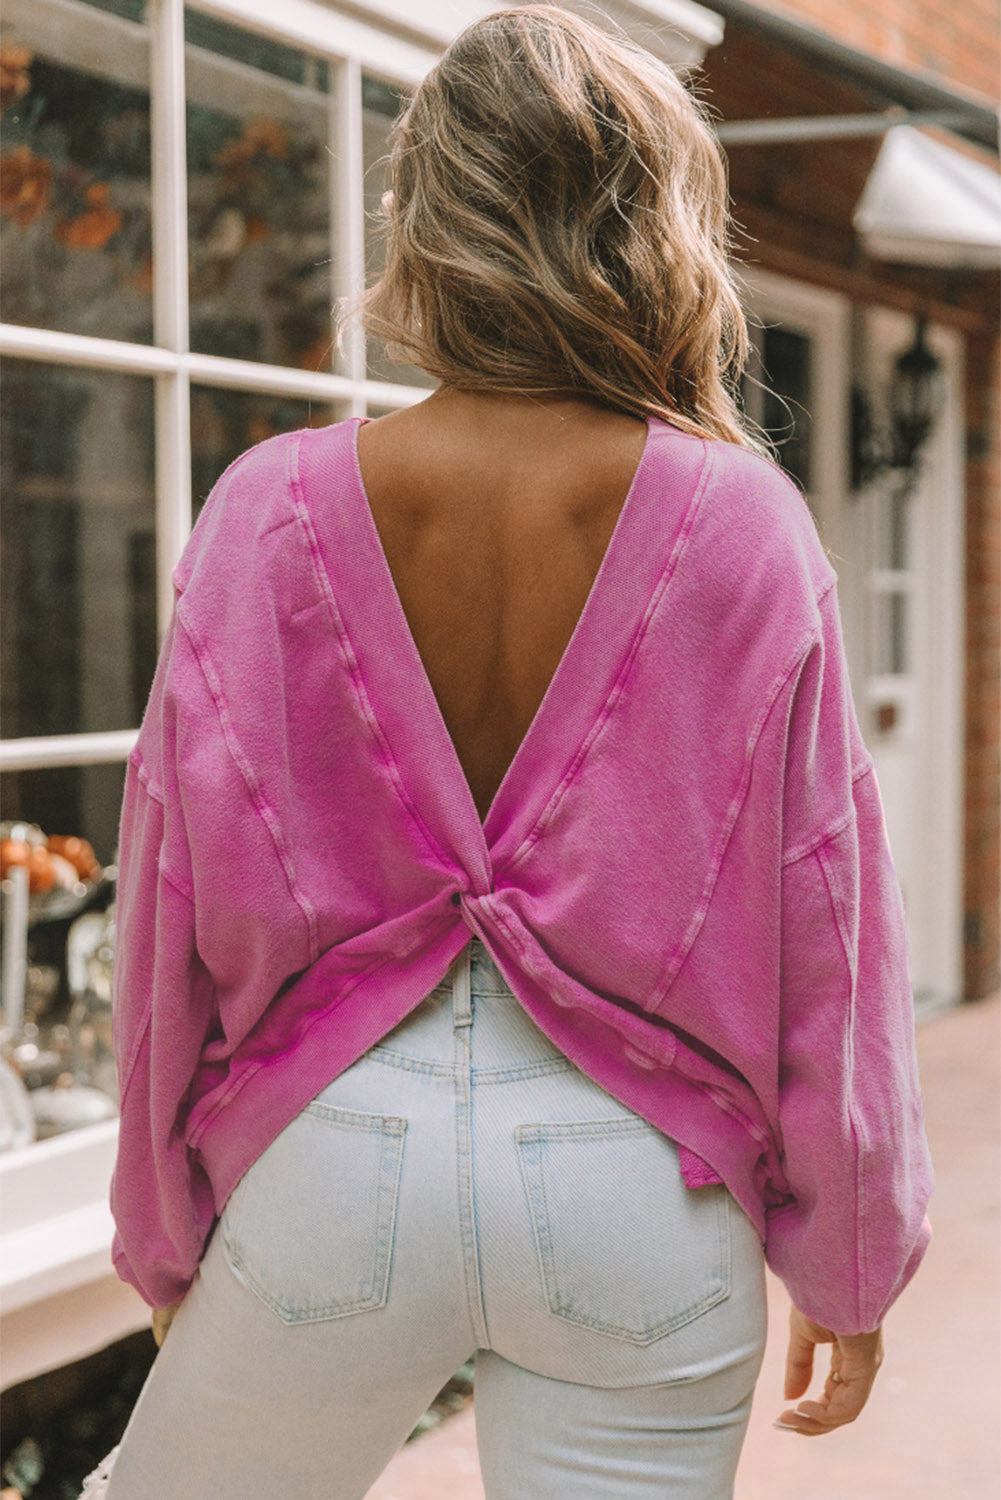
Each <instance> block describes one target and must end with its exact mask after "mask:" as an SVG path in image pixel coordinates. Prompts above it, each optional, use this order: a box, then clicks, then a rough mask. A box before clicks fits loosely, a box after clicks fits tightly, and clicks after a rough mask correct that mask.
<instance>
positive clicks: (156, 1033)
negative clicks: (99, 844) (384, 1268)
mask: <svg viewBox="0 0 1001 1500" xmlns="http://www.w3.org/2000/svg"><path fill="white" fill-rule="evenodd" d="M179 636H180V630H179V626H178V622H177V617H176V613H175V616H174V618H173V619H172V621H171V624H170V628H169V630H168V633H167V636H166V638H165V640H164V643H163V647H162V650H161V654H160V658H159V662H158V666H157V673H156V677H155V679H154V683H153V688H152V691H151V695H150V700H149V703H148V705H147V709H146V715H145V718H144V721H143V729H142V731H141V735H140V744H139V745H137V747H136V748H135V749H134V750H133V752H132V754H131V756H130V757H129V761H128V767H127V771H126V778H125V791H124V797H123V802H122V811H121V820H120V828H119V843H118V881H117V890H116V900H115V959H114V977H113V1012H112V1021H113V1033H114V1044H115V1058H116V1064H117V1070H118V1083H119V1091H120V1096H121V1119H120V1123H119V1140H118V1155H117V1160H116V1163H115V1170H114V1174H113V1177H112V1183H111V1199H110V1201H111V1210H112V1214H113V1216H114V1219H115V1223H116V1231H115V1237H114V1240H113V1243H112V1260H113V1261H114V1265H115V1268H116V1270H117V1272H118V1274H119V1276H120V1277H121V1278H122V1280H123V1281H127V1282H129V1283H130V1284H131V1285H133V1286H134V1287H136V1289H137V1290H138V1291H139V1292H140V1294H141V1295H142V1296H143V1297H144V1298H145V1300H146V1301H147V1302H148V1303H149V1304H150V1305H151V1306H152V1307H165V1306H167V1305H168V1304H169V1303H173V1302H177V1301H179V1300H180V1298H181V1297H182V1296H183V1294H184V1292H185V1291H186V1289H187V1287H188V1285H189V1284H190V1281H191V1278H192V1275H193V1271H194V1267H195V1266H196V1265H197V1262H198V1259H199V1256H200V1253H201V1248H202V1245H203V1243H204V1240H205V1238H206V1236H207V1235H208V1232H209V1230H210V1228H211V1226H212V1222H213V1219H214V1215H215V1209H214V1205H213V1200H212V1192H211V1188H210V1185H209V1183H208V1180H207V1178H206V1177H205V1174H204V1172H203V1170H202V1169H201V1167H200V1166H199V1164H198V1163H197V1161H195V1160H193V1159H192V1157H191V1155H190V1153H189V1151H188V1149H187V1147H186V1145H185V1142H184V1139H183V1134H182V1131H181V1125H182V1120H181V1117H180V1114H179V1106H180V1105H181V1103H182V1101H183V1100H184V1098H185V1095H186V1093H187V1091H188V1089H189V1087H190V1085H191V1082H192V1078H193V1076H194V1073H195V1069H196V1067H197V1064H198V1059H199V1056H200V1053H201V1049H202V1046H203V1044H204V1041H205V1038H206V1034H207V1032H208V1030H209V1027H210V1025H211V1022H212V1018H213V1014H214V1010H215V996H214V986H213V983H212V979H211V976H210V975H209V973H208V971H207V969H206V967H205V965H204V963H203V962H202V960H201V958H200V957H199V954H198V949H197V944H196V936H195V901H194V892H193V888H192V876H191V860H190V851H189V847H188V839H187V836H186V830H185V826H184V818H183V809H182V805H181V801H180V798H179V797H178V796H177V795H176V789H175V788H174V787H172V786H170V785H169V768H170V766H171V764H172V762H171V760H170V758H169V755H168V754H167V753H166V752H167V750H168V748H169V743H170V721H171V712H170V708H169V695H168V693H167V691H166V684H167V682H168V681H169V679H170V676H171V673H172V670H173V669H176V665H177V658H178V655H179V653H180V652H181V651H182V650H183V642H182V641H180V639H179ZM207 731H208V726H206V732H207ZM144 746H148V747H149V748H148V751H147V753H148V754H149V755H150V759H151V760H153V761H154V762H155V765H154V769H153V770H152V771H151V769H150V767H149V766H148V765H147V764H146V762H145V761H144V759H143V747H144ZM165 772H166V773H167V774H166V775H165ZM155 778H156V779H155ZM164 780H167V781H168V785H166V786H164V784H163V781H164Z"/></svg>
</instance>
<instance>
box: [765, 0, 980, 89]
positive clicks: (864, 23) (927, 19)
mask: <svg viewBox="0 0 1001 1500" xmlns="http://www.w3.org/2000/svg"><path fill="white" fill-rule="evenodd" d="M767 9H769V10H774V11H776V12H778V13H779V14H785V15H790V16H795V17H796V19H797V20H800V21H807V22H809V23H810V25H812V26H816V27H818V28H819V29H820V30H821V31H826V32H829V33H830V35H831V36H835V37H837V38H838V40H839V41H842V42H846V43H847V44H848V45H849V46H851V47H857V48H858V49H859V51H861V52H869V53H872V54H873V55H874V56H876V57H879V58H882V59H883V61H884V62H889V63H895V64H897V65H898V66H900V67H902V68H907V69H909V70H912V71H915V72H921V73H927V74H929V75H931V76H932V77H934V78H935V79H936V80H938V81H940V82H943V83H948V84H950V85H955V86H956V87H958V88H960V89H963V90H966V91H972V92H974V93H977V94H982V95H983V96H984V97H985V98H986V99H990V100H996V99H997V98H998V94H999V91H1001V5H999V4H998V0H864V3H858V0H856V3H854V4H850V5H845V4H843V3H838V0H781V3H777V0H769V3H768V5H767Z"/></svg>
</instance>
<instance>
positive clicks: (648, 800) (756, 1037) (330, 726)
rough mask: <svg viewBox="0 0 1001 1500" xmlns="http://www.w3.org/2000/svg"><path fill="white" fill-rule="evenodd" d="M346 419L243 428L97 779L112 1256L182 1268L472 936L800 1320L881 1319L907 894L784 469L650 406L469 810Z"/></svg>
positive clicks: (925, 1173) (898, 1139)
mask: <svg viewBox="0 0 1001 1500" xmlns="http://www.w3.org/2000/svg"><path fill="white" fill-rule="evenodd" d="M356 433H357V419H351V420H349V421H345V422H339V423H337V424H335V425H333V426H330V427H326V428H322V429H319V430H306V431H300V432H294V433H288V434H285V435H282V436H279V437H275V438H271V439H269V440H268V441H266V442H264V443H260V444H258V445H257V446H256V447H254V448H251V449H250V450H249V451H248V452H247V453H245V454H243V455H242V456H241V457H240V458H238V459H237V460H236V461H235V463H233V464H231V465H230V467H229V468H228V469H227V470H226V472H225V474H224V475H223V476H222V478H221V479H220V480H219V482H218V483H217V484H216V486H215V488H214V489H213V491H212V493H211V495H210V496H209V498H208V500H207V501H206V504H205V506H204V508H203V510H202V513H201V515H200V516H199V519H198V522H197V524H196V525H195V527H194V530H193V532H192V534H191V537H190V539H189V541H188V543H187V545H186V547H185V549H184V552H183V554H182V556H181V559H180V561H179V563H178V565H177V567H176V569H175V570H174V574H173V582H174V588H175V606H174V611H173V615H172V618H171V622H170V627H169V629H168V631H167V634H166V637H165V639H164V641H163V645H162V648H161V651H160V656H159V661H158V665H157V670H156V676H155V679H154V682H153V686H152V689H151V692H150V697H149V701H148V703H147V706H146V710H145V713H144V716H143V722H142V727H141V729H140V732H139V739H138V742H137V744H136V746H135V749H134V750H133V751H132V754H131V755H130V756H129V762H128V768H127V777H126V783H125V794H124V800H123V805H122V813H121V829H120V842H119V853H118V863H119V876H118V893H117V903H116V928H117V939H116V948H115V989H114V1017H115V1045H116V1054H117V1062H118V1070H119V1080H120V1085H121V1091H122V1112H121V1128H120V1137H119V1146H118V1158H117V1162H116V1166H115V1172H114V1177H113V1181H112V1186H111V1207H112V1211H113V1214H114V1217H115V1222H116V1234H115V1239H114V1244H113V1251H112V1253H113V1259H114V1263H115V1266H116V1268H117V1271H118V1274H119V1275H120V1276H121V1277H122V1278H123V1279H124V1280H125V1281H128V1282H130V1283H131V1284H132V1285H133V1286H135V1287H137V1288H138V1290H139V1291H140V1293H141V1294H142V1296H143V1297H144V1298H145V1299H146V1301H147V1302H148V1303H149V1304H150V1305H151V1306H153V1307H160V1306H165V1305H166V1304H168V1303H172V1302H177V1301H179V1300H180V1299H181V1297H182V1296H183V1294H184V1292H185V1290H186V1289H187V1287H188V1286H189V1285H190V1283H191V1281H192V1280H193V1278H194V1275H195V1272H196V1269H197V1266H198V1262H199V1259H200V1257H201V1255H202V1252H203V1250H204V1247H205V1244H206V1241H207V1239H208V1237H209V1235H210V1233H211V1232H212V1229H213V1227H214V1225H215V1222H216V1219H217V1217H218V1215H219V1214H220V1213H221V1212H222V1209H223V1206H224V1204H225V1202H226V1199H227V1197H228V1195H229V1194H230V1192H231V1191H232V1189H233V1187H234V1185H235V1184H236V1183H237V1181H238V1180H239V1179H240V1177H241V1175H242V1174H243V1173H244V1172H245V1171H246V1170H247V1168H248V1167H249V1166H250V1165H251V1163H252V1162H253V1161H254V1160H255V1159H256V1157H257V1156H258V1155H259V1154H260V1153H261V1151H263V1150H264V1148H265V1147H266V1146H267V1145H268V1144H269V1142H270V1141H271V1140H273V1139H274V1137H275V1136H276V1135H277V1134H278V1132H279V1131H281V1130H282V1129H283V1128H284V1127H285V1126H286V1125H287V1124H288V1123H289V1121H290V1120H291V1119H292V1118H293V1116H294V1115H295V1114H296V1113H297V1112H298V1111H299V1110H301V1109H302V1107H303V1105H304V1104H306V1102H307V1101H308V1100H309V1099H311V1098H312V1097H313V1096H314V1095H315V1094H317V1093H318V1092H319V1091H320V1090H321V1089H322V1088H323V1087H324V1086H325V1085H326V1084H327V1083H329V1082H330V1081H331V1080H332V1079H333V1078H335V1077H336V1076H337V1075H338V1074H339V1073H340V1072H342V1071H343V1070H344V1069H345V1068H347V1067H348V1066H349V1065H350V1064H351V1063H352V1062H354V1061H355V1060H356V1059H357V1058H358V1057H359V1056H360V1055H361V1054H362V1053H363V1052H365V1051H366V1050H367V1049H368V1048H369V1047H371V1046H372V1045H373V1044H374V1043H375V1042H377V1041H379V1040H380V1038H382V1037H383V1036H384V1035H385V1034H386V1033H387V1032H388V1031H390V1030H391V1029H392V1028H393V1027H394V1026H396V1025H397V1024H398V1023H399V1022H400V1021H401V1020H402V1019H403V1017H404V1016H406V1015H407V1014H408V1012H409V1011H411V1010H412V1009H413V1007H414V1006H416V1005H417V1004H418V1002H419V1001H420V1000H421V999H422V998H423V997H424V996H425V995H426V994H427V993H428V991H429V990H430V989H432V988H433V987H434V985H436V984H437V983H438V981H439V980H440V979H442V978H443V976H444V975H445V973H446V971H447V969H448V966H449V964H450V963H451V961H452V959H453V958H454V957H455V955H456V954H457V953H458V952H459V951H460V950H461V948H462V947H463V946H464V945H465V943H466V942H467V941H468V939H469V936H470V933H471V932H476V933H478V934H479V935H480V937H481V938H482V939H483V941H484V943H485V944H486V945H487V947H488V948H489V950H490V952H491V953H492V954H493V956H494V958H495V959H496V962H497V964H498V966H499V968H500V970H501V972H502V973H503V975H504V977H505V978H506V980H507V981H508V983H509V984H510V986H511V989H512V990H513V991H514V993H515V995H516V996H517V998H518V1000H519V1001H520V1003H521V1004H522V1005H523V1006H524V1007H525V1009H526V1011H527V1012H528V1014H529V1015H530V1016H531V1017H532V1019H533V1020H534V1021H535V1022H536V1024H537V1025H538V1026H539V1027H540V1028H541V1030H542V1031H544V1032H545V1033H546V1035H547V1036H549V1037H550V1038H551V1039H552V1040H553V1041H554V1042H555V1043H556V1045H557V1046H558V1047H560V1048H561V1049H562V1051H563V1052H564V1053H565V1054H566V1055H567V1056H568V1057H569V1058H571V1059H572V1061H573V1062H574V1063H575V1064H576V1065H577V1067H579V1068H580V1069H581V1070H582V1071H583V1072H585V1073H587V1074H588V1075H589V1076H590V1077H592V1078H593V1079H595V1080H596V1081H597V1082H598V1083H599V1084H600V1085H601V1086H602V1087H603V1088H604V1089H605V1090H606V1091H607V1092H608V1093H609V1094H611V1095H613V1096H614V1097H615V1098H616V1099H619V1100H621V1101H622V1102H623V1103H625V1104H626V1105H628V1106H629V1107H630V1108H632V1109H633V1110H635V1111H636V1112H637V1113H639V1114H640V1115H642V1116H644V1117H645V1118H646V1119H647V1120H649V1121H651V1122H652V1123H653V1124H655V1125H656V1126H658V1127H659V1128H660V1129H662V1130H663V1131H664V1132H666V1133H667V1134H668V1135H670V1136H671V1137H673V1138H674V1139H675V1140H677V1141H678V1142H679V1144H680V1146H681V1164H682V1170H683V1173H684V1177H685V1181H686V1182H687V1184H688V1185H689V1186H690V1187H692V1188H693V1189H697V1188H698V1186H699V1185H700V1184H705V1183H708V1182H719V1181H721V1180H722V1181H723V1182H725V1183H726V1185H727V1187H728V1188H729V1190H730V1191H731V1192H732V1194H733V1195H734V1197H735V1198H736V1199H737V1201H738V1203H739V1204H740V1205H741V1207H742V1208H743V1209H744V1210H745V1211H746V1213H747V1214H748V1215H749V1216H750V1218H751V1220H752V1221H753V1223H754V1225H755V1227H756V1228H757V1231H758V1233H759V1235H760V1237H761V1240H762V1243H763V1245H764V1249H765V1254H766V1256H767V1260H768V1263H769V1264H770V1266H771V1268H772V1269H773V1271H775V1273H776V1274H777V1275H778V1276H780V1277H781V1278H782V1280H783V1281H784V1282H785V1284H786V1286H787V1288H788V1290H789V1293H790V1295H791V1297H792V1299H793V1301H794V1302H795V1303H796V1305H797V1306H798V1307H799V1308H800V1309H801V1310H802V1311H803V1312H804V1313H806V1314H807V1316H808V1317H810V1318H813V1319H815V1320H816V1321H817V1322H819V1323H822V1324H824V1325H826V1326H828V1327H830V1328H833V1329H834V1330H835V1331H836V1332H838V1333H846V1334H849V1333H858V1332H862V1331H868V1330H871V1329H873V1328H875V1327H877V1326H878V1325H879V1323H880V1322H881V1321H882V1319H883V1318H884V1316H885V1314H886V1311H887V1309H888V1308H889V1307H890V1305H891V1304H892V1303H893V1301H894V1300H895V1298H896V1297H897V1296H898V1295H899V1294H900V1292H901V1291H902V1290H903V1288H904V1286H905V1285H906V1284H907V1282H908V1281H909V1280H910V1278H911V1277H912V1276H913V1275H914V1272H915V1271H916V1270H917V1267H918V1264H919V1262H920V1260H921V1258H922V1256H923V1254H924V1251H925V1249H926V1247H927V1244H928V1240H929V1237H930V1234H931V1226H930V1224H929V1222H928V1219H927V1217H926V1207H927V1204H928V1200H929V1197H930V1195H931V1191H932V1185H933V1174H932V1164H931V1160H930V1155H929V1150H928V1143H927V1139H926V1136H925V1131H924V1125H923V1117H922V1106H921V1097H920V1090H919V1082H918V1074H917V1064H916V1054H915V1045H914V1013H913V1005H912V995H911V984H910V978H909V972H908V957H907V949H906V937H905V928H904V912H903V903H902V898H901V892H900V887H899V883H898V881H897V877H896V873H895V870H894V866H893V862H892V858H891V853H890V849H889V845H888V842H887V835H886V827H885V824H884V821H883V811H882V805H881V801H880V793H879V788H878V785H877V780H876V774H875V770H874V767H873V761H872V757H871V755H870V754H869V751H868V750H867V748H866V746H865V744H864V742H863V739H862V735H861V732H860V729H859V725H858V722H857V719H856V715H855V711H854V708H853V703H852V697H851V692H850V687H849V680H848V674H847V667H846V660H845V654H844V646H843V640H842V633H841V622H840V617H839V612H838V601H837V590H836V587H835V585H836V581H837V575H836V573H835V571H834V569H833V568H832V566H831V564H830V563H829V562H828V560H827V557H826V555H825V552H824V549H823V546H822V545H821V542H820V538H819V536H818V534H817V530H816V526H815V524H814V521H813V518H812V516H811V514H810V511H809V508H808V506H807V504H806V501H805V500H804V498H803V496H802V494H801V493H800V491H799V490H798V489H797V488H796V486H795V485H794V484H793V483H792V482H791V481H790V480H789V479H788V478H787V477H786V476H785V475H784V474H783V473H782V471H781V470H780V469H778V468H777V467H775V466H774V465H772V464H770V463H769V462H767V461H766V460H764V459H761V458H759V457H757V456H755V455H754V454H752V453H750V452H749V451H748V450H746V449H744V448H741V447H738V446H736V445H734V444H730V443H725V442H719V441H704V440H702V439H699V438H695V437H691V436H689V435H686V434H685V433H683V432H681V431H680V430H679V429H678V428H675V427H673V426H672V425H670V424H669V423H666V422H663V421H660V420H657V419H650V421H649V422H648V435H647V441H646V446H645V450H644V453H643V457H642V459H641V461H640V464H639V467H638V469H637V471H636V475H635V477H634V479H633V483H632V486H631V488H630V491H629V494H628V497H627V499H626V501H625V504H624V506H623V509H622V512H621V514H620V517H619V520H618V522H617V525H616V527H615V531H614V534H613V536H612V539H611V541H610V543H609V546H608V550H607V552H606V554H605V557H604V559H603V562H602V565H601V568H600V571H599V573H598V575H597V578H596V579H595V582H594V585H593V587H592V589H591V592H590V594H589V596H588V599H587V603H586V605H585V607H584V610H583V612H582V614H581V616H580V618H579V620H578V623H577V626H576V628H575V630H574V633H573V636H572V638H571V640H570V643H569V645H568V647H567V649H566V651H565V653H564V655H563V658H562V660H561V661H560V664H559V667H558V669H557V671H556V673H555V675H554V677H553V679H552V682H551V683H550V686H549V688H548V690H547V692H546V695H545V698H544V700H543V702H542V704H541V706H540V708H539V710H538V712H537V714H536V716H535V718H534V720H533V722H532V724H531V727H530V728H529V730H528V733H527V735H526V737H525V739H524V740H523V741H522V743H521V746H520V747H519V749H518V752H517V755H516V756H515V758H514V761H513V762H512V764H511V766H510V768H509V769H508V771H507V774H506V775H505V777H504V780H503V782H502V784H501V786H500V788H499V790H498V792H497V795H496V797H495V799H494V801H493V804H492V806H491V808H490V811H489V814H488V816H487V818H486V820H485V823H483V824H481V822H480V819H479V817H478V815H477V812H476V808H475V805H474V802H473V799H472V795H471V793H470V790H469V787H468V784H467V782H466V780H465V777H464V775H463V772H462V769H461V767H460V764H459V761H458V759H457V756H456V754H455V750H454V747H453V745H452V743H451V740H450V739H449V736H448V733H447V730H446V728H445V724H444V721H443V719H442V717H441V713H440V711H439V709H438V706H437V703H436V701H435V698H434V695H433V692H432V690H431V686H430V683H429V681H428V678H427V675H426V673H425V671H424V668H423V666H422V663H421V660H420V657H419V655H418V652H417V648H416V646H415V644H414V641H413V637H412V636H411V634H410V630H409V627H408V625H407V622H406V618H405V616H404V613H403V610H402V607H401V605H400V601H399V596H398V594H397V592H396V589H395V586H394V584H393V580H392V575H391V574H390V572H389V568H388V565H387V562H386V558H385V554H384V553H383V551H382V547H381V544H380V541H379V536H378V532H377V531H376V528H375V523H374V521H373V519H372V514H371V511H370V509H369V506H368V502H367V499H366V496H365V492H364V488H363V485H362V480H361V474H360V471H359V468H358V460H357V447H356Z"/></svg>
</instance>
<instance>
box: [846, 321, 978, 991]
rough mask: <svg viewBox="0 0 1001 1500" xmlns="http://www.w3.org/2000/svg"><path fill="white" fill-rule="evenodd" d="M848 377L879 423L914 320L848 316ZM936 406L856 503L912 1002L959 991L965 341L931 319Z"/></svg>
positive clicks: (873, 724) (881, 766) (866, 729)
mask: <svg viewBox="0 0 1001 1500" xmlns="http://www.w3.org/2000/svg"><path fill="white" fill-rule="evenodd" d="M857 318H858V322H857V338H856V344H855V351H856V377H857V378H860V379H861V380H862V382H863V384H864V387H865V389H866V390H867V392H868V393H869V396H870V399H871V401H872V403H873V407H874V412H875V417H876V421H877V423H880V424H882V425H884V426H885V424H886V423H887V421H888V416H889V412H888V406H887V396H888V393H889V390H890V384H891V381H892V378H893V372H894V366H895V364H896V361H897V359H898V357H899V356H900V355H901V354H902V353H903V352H904V350H905V349H907V348H908V347H909V346H910V345H911V344H912V342H913V340H914V335H915V322H914V319H913V318H912V317H910V316H908V315H906V314H903V313H899V312H897V311H895V310H892V309H888V308H881V307H879V308H869V309H867V310H866V311H865V312H864V313H859V314H857ZM926 342H927V344H928V346H929V347H930V348H931V349H932V351H933V353H934V354H935V355H936V357H937V358H938V360H939V361H940V364H941V367H942V374H943V382H942V390H943V398H944V404H943V406H942V409H941V410H940V412H939V415H938V418H937V421H936V424H935V427H934V428H933V430H932V434H931V436H930V438H929V440H928V443H927V445H926V447H925V449H924V451H923V454H922V465H921V470H920V473H919V475H918V477H917V479H916V481H915V482H914V483H911V484H908V483H906V482H904V480H903V477H902V475H901V474H900V473H899V472H898V471H893V470H891V471H889V472H887V473H885V474H883V475H882V476H880V477H878V478H876V479H875V480H873V481H872V482H870V483H869V484H867V485H866V486H865V487H864V488H863V489H862V490H860V491H859V493H858V494H857V495H856V496H855V498H854V499H853V500H850V501H849V502H848V503H849V504H851V505H853V506H854V507H855V509H856V511H857V513H858V527H857V530H858V541H859V547H858V556H857V560H856V565H857V569H858V575H859V579H860V582H861V591H862V617H861V623H862V627H863V663H864V694H863V708H864V712H865V717H864V718H863V719H862V720H861V722H862V727H863V733H864V734H865V737H866V743H867V744H868V746H869V748H870V750H871V751H872V754H873V757H874V759H875V762H876V774H877V776H878V777H879V784H880V789H881V791H882V793H883V802H884V807H885V811H886V823H887V829H888V831H889V836H890V846H891V848H892V850H893V855H894V862H895V864H896V867H897V873H898V875H899V877H900V884H901V890H902V893H903V898H904V910H905V912H906V915H907V933H908V944H909V953H910V959H911V977H912V982H913V984H914V990H915V999H916V1002H917V1005H918V1007H919V1010H922V1011H927V1010H929V1009H937V1008H938V1007H940V1006H942V1005H946V1004H950V1003H954V1002H955V1001H957V1000H960V999H961V998H962V987H963V971H962V963H963V955H962V838H963V801H962V790H963V789H962V747H963V735H964V730H963V724H964V655H963V652H964V644H963V638H964V623H963V622H964V609H963V535H964V527H963V518H964V517H963V513H964V490H963V462H964V459H963V447H962V430H963V424H962V410H961V400H962V398H961V392H962V388H963V371H962V346H961V342H960V340H959V338H958V336H957V335H956V334H954V333H953V332H951V330H948V329H944V328H938V327H931V328H930V329H929V330H928V332H927V335H926Z"/></svg>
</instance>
